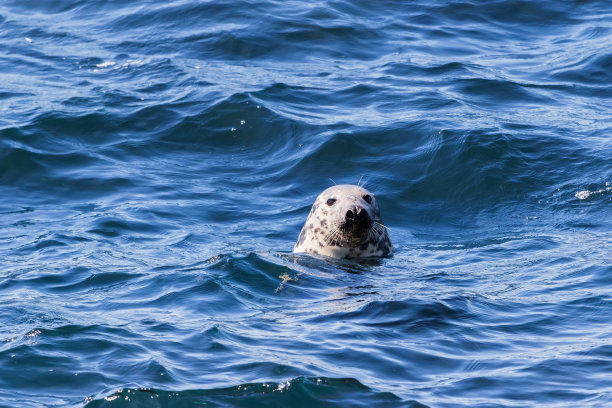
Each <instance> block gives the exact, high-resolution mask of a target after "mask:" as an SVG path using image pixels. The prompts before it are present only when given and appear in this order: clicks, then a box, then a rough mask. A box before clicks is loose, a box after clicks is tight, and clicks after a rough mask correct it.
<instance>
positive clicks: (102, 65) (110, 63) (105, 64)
mask: <svg viewBox="0 0 612 408" xmlns="http://www.w3.org/2000/svg"><path fill="white" fill-rule="evenodd" d="M116 64H117V63H116V62H115V61H104V62H101V63H99V64H96V67H98V68H107V67H112V66H113V65H116Z"/></svg>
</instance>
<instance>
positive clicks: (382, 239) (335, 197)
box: [293, 184, 393, 258]
mask: <svg viewBox="0 0 612 408" xmlns="http://www.w3.org/2000/svg"><path fill="white" fill-rule="evenodd" d="M293 252H294V253H301V252H306V253H311V254H315V255H325V256H329V257H333V258H360V257H387V256H390V255H392V254H393V245H391V240H390V239H389V235H388V234H387V227H385V225H384V224H383V222H382V219H381V218H380V212H379V210H378V204H377V203H376V198H375V197H374V194H372V193H370V192H369V191H368V190H366V189H365V188H363V187H360V186H355V185H348V184H344V185H337V186H333V187H330V188H328V189H327V190H325V191H323V192H322V193H321V194H320V195H319V196H318V197H317V199H316V200H315V202H314V204H313V205H312V208H311V210H310V214H308V218H307V219H306V223H305V224H304V227H302V231H301V232H300V236H299V238H298V240H297V243H296V244H295V246H294V247H293Z"/></svg>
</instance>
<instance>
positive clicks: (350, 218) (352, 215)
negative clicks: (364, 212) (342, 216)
mask: <svg viewBox="0 0 612 408" xmlns="http://www.w3.org/2000/svg"><path fill="white" fill-rule="evenodd" d="M346 220H347V221H353V220H355V213H354V212H353V211H351V210H348V211H347V212H346Z"/></svg>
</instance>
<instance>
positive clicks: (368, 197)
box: [363, 194, 372, 204]
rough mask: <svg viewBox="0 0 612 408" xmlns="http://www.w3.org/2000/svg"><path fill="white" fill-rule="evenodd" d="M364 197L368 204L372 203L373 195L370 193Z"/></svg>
mask: <svg viewBox="0 0 612 408" xmlns="http://www.w3.org/2000/svg"><path fill="white" fill-rule="evenodd" d="M363 199H364V200H365V202H366V203H368V204H372V196H371V195H369V194H366V195H364V196H363Z"/></svg>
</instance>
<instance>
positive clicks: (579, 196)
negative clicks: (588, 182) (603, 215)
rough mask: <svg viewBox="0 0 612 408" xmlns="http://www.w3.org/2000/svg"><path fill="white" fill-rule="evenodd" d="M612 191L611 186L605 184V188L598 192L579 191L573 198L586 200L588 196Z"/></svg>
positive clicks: (608, 183) (607, 183)
mask: <svg viewBox="0 0 612 408" xmlns="http://www.w3.org/2000/svg"><path fill="white" fill-rule="evenodd" d="M609 191H612V186H611V185H610V182H609V181H608V182H606V188H602V189H599V190H595V191H589V190H583V191H579V192H577V193H576V194H574V197H576V198H577V199H579V200H586V199H587V198H589V197H590V196H592V195H594V194H601V193H606V192H609Z"/></svg>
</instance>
